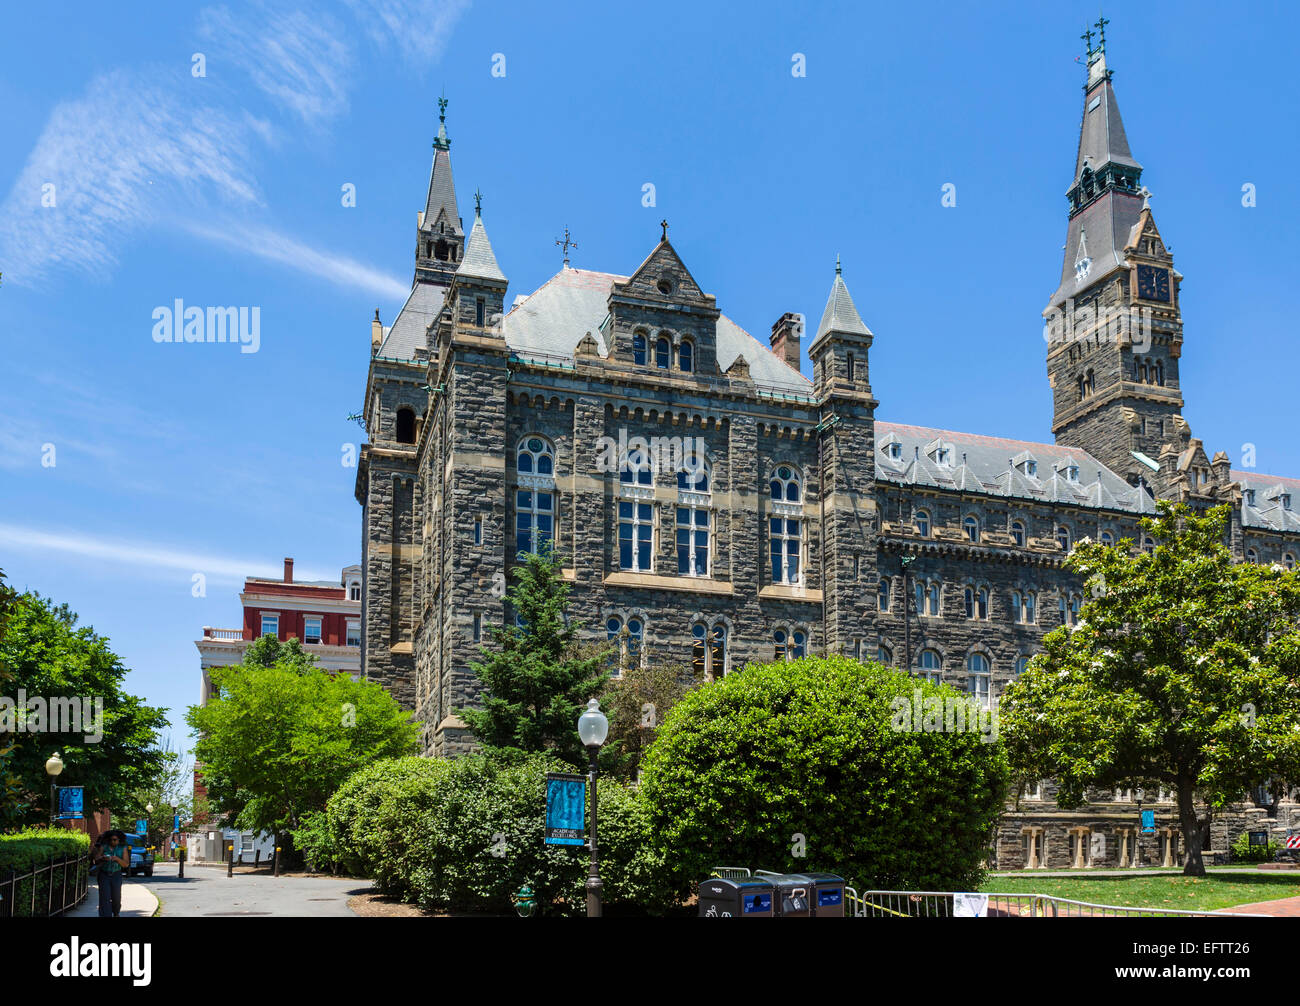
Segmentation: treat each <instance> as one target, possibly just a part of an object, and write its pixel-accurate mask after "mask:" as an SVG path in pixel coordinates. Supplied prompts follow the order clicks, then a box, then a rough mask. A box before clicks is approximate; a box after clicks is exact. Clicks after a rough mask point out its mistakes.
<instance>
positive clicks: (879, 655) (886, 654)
mask: <svg viewBox="0 0 1300 1006" xmlns="http://www.w3.org/2000/svg"><path fill="white" fill-rule="evenodd" d="M876 662H877V663H881V664H884V665H885V666H886V667H889V666H890V665H892V664H893V662H894V653H893V651H892V650H890V648H889V647H888V646H886V645H885V644H884V643H881V644H880V645H879V646H877V647H876Z"/></svg>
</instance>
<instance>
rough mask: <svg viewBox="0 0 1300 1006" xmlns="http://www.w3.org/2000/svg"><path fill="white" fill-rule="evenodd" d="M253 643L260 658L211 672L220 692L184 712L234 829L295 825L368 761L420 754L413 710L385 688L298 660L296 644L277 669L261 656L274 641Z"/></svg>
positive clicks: (277, 829) (215, 796) (215, 800)
mask: <svg viewBox="0 0 1300 1006" xmlns="http://www.w3.org/2000/svg"><path fill="white" fill-rule="evenodd" d="M258 642H261V641H260V640H259V641H258ZM249 649H250V651H253V652H254V659H253V663H251V664H248V663H245V664H239V665H236V666H234V667H225V668H219V669H214V670H213V671H211V672H210V675H211V678H212V682H213V686H214V694H213V695H212V696H210V697H209V699H208V704H207V705H206V706H191V707H190V708H189V711H188V712H187V713H186V717H185V718H186V722H187V723H188V724H189V725H190V727H191V728H192V729H193V730H194V731H195V733H196V734H197V735H198V741H197V743H196V744H195V746H194V757H195V759H196V760H197V761H198V762H200V763H201V764H202V772H203V777H204V782H205V784H206V786H207V788H208V799H209V800H210V802H211V806H212V809H213V810H214V811H216V812H217V813H224V814H227V815H229V817H230V818H231V820H232V822H233V824H234V826H235V827H238V828H241V829H246V830H251V831H266V832H272V833H274V834H275V835H276V836H277V837H278V836H280V835H282V834H285V833H288V832H292V831H293V830H294V829H296V828H299V827H300V826H301V825H302V822H303V820H304V818H305V817H306V816H307V815H308V814H310V813H312V812H313V811H321V810H323V809H324V808H325V803H326V801H327V800H328V799H329V797H330V795H331V794H332V793H333V792H334V791H335V790H336V789H337V788H338V786H339V785H340V784H341V783H342V782H343V781H344V780H345V779H346V778H347V777H348V776H349V775H351V774H352V773H353V772H354V771H356V769H358V768H360V767H361V766H362V765H365V764H367V763H368V762H370V761H372V760H374V759H376V758H391V757H398V756H401V755H406V754H411V753H413V752H414V750H415V747H416V727H415V724H413V723H412V722H411V719H410V713H408V712H404V711H402V710H401V709H400V708H399V707H398V705H397V703H396V701H394V699H393V697H392V696H391V695H389V694H388V692H386V691H385V690H384V689H383V688H382V687H380V686H379V685H377V684H375V683H374V682H372V681H353V680H352V678H351V677H350V676H348V675H347V674H330V673H328V672H326V671H323V670H320V669H318V668H316V667H314V666H312V665H311V663H310V662H309V661H303V660H300V659H299V658H298V656H297V654H296V653H295V647H294V646H293V645H292V641H291V642H290V643H286V644H283V645H282V646H281V648H280V651H279V653H280V654H281V655H282V657H283V659H276V661H275V662H274V663H273V664H271V666H264V665H263V664H262V663H259V662H258V661H260V660H262V659H264V658H265V656H266V651H267V650H271V649H272V647H270V646H269V644H268V645H266V646H263V647H261V648H258V647H257V644H256V643H255V644H254V645H253V646H251V647H250V648H249Z"/></svg>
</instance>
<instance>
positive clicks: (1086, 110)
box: [1071, 49, 1142, 188]
mask: <svg viewBox="0 0 1300 1006" xmlns="http://www.w3.org/2000/svg"><path fill="white" fill-rule="evenodd" d="M1110 78H1111V71H1110V70H1108V69H1107V68H1106V52H1105V50H1104V49H1103V50H1100V51H1098V52H1095V53H1094V54H1093V60H1092V63H1091V64H1090V65H1089V67H1088V84H1087V86H1086V87H1085V88H1084V99H1083V122H1082V123H1081V125H1080V127H1079V151H1078V155H1077V156H1076V157H1075V163H1074V182H1073V185H1072V186H1071V187H1072V188H1073V186H1074V185H1078V184H1079V183H1080V180H1081V179H1082V176H1083V170H1084V167H1085V166H1086V167H1089V168H1091V170H1092V172H1093V173H1094V174H1096V173H1097V172H1099V171H1100V170H1101V169H1102V168H1104V167H1105V166H1106V165H1108V164H1116V165H1120V166H1122V167H1126V168H1132V169H1134V170H1135V171H1136V172H1137V173H1139V174H1140V173H1141V171H1142V165H1141V164H1139V163H1138V162H1137V159H1136V158H1135V157H1134V156H1133V152H1132V151H1131V150H1129V146H1128V136H1127V135H1126V134H1125V132H1124V120H1123V119H1121V118H1120V114H1119V103H1118V102H1117V101H1116V100H1115V88H1114V87H1112V86H1111V83H1110Z"/></svg>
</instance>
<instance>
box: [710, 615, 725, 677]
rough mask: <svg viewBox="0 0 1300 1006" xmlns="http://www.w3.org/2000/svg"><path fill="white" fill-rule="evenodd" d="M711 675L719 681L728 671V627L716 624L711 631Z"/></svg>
mask: <svg viewBox="0 0 1300 1006" xmlns="http://www.w3.org/2000/svg"><path fill="white" fill-rule="evenodd" d="M708 673H709V677H711V678H712V679H713V680H714V681H717V680H718V679H719V678H721V677H725V676H726V673H727V627H726V626H725V625H721V624H719V625H715V626H714V627H713V628H712V630H710V632H709V672H708Z"/></svg>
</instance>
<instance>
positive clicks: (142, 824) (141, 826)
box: [135, 817, 149, 835]
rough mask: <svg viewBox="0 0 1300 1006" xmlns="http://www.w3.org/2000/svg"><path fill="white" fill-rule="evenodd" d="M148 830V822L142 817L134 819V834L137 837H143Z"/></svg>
mask: <svg viewBox="0 0 1300 1006" xmlns="http://www.w3.org/2000/svg"><path fill="white" fill-rule="evenodd" d="M148 830H149V822H148V821H146V820H145V819H144V818H143V817H137V818H136V819H135V833H136V834H137V835H143V834H145V832H147V831H148Z"/></svg>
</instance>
